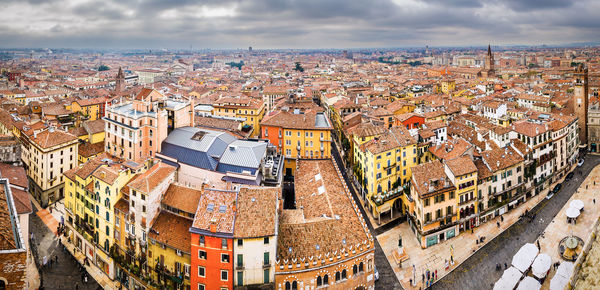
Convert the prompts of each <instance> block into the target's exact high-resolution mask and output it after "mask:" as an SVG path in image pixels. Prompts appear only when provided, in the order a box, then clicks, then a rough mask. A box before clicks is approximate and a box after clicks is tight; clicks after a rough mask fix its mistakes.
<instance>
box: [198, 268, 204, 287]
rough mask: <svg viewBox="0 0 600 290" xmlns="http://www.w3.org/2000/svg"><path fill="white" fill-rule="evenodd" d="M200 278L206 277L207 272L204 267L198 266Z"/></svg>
mask: <svg viewBox="0 0 600 290" xmlns="http://www.w3.org/2000/svg"><path fill="white" fill-rule="evenodd" d="M198 277H206V272H205V270H204V267H202V266H198ZM203 288H204V287H203Z"/></svg>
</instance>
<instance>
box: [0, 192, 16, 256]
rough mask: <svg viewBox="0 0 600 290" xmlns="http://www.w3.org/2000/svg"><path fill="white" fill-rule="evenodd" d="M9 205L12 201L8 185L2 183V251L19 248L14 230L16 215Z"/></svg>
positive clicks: (0, 206)
mask: <svg viewBox="0 0 600 290" xmlns="http://www.w3.org/2000/svg"><path fill="white" fill-rule="evenodd" d="M9 206H11V203H10V202H9V199H8V192H6V186H5V185H4V184H0V251H3V250H13V249H17V248H18V244H17V241H16V238H17V237H16V236H15V233H14V231H13V226H14V225H13V219H14V218H15V216H14V215H12V214H11V210H9ZM0 257H1V256H0Z"/></svg>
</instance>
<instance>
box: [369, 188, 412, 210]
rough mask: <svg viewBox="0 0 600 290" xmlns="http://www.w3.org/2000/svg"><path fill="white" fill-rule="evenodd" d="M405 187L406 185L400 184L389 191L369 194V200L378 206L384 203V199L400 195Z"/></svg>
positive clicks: (387, 199)
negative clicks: (400, 185)
mask: <svg viewBox="0 0 600 290" xmlns="http://www.w3.org/2000/svg"><path fill="white" fill-rule="evenodd" d="M407 184H408V183H407ZM405 187H406V185H405V186H402V187H397V188H395V189H392V190H390V191H384V192H383V193H377V194H374V195H372V196H371V200H372V201H373V202H374V203H375V204H376V205H377V206H380V205H382V204H384V203H385V202H386V201H389V200H392V199H394V198H397V197H399V196H400V195H402V194H403V193H404V191H405V189H406V188H405Z"/></svg>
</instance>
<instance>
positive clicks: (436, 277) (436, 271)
mask: <svg viewBox="0 0 600 290" xmlns="http://www.w3.org/2000/svg"><path fill="white" fill-rule="evenodd" d="M435 280H437V270H435Z"/></svg>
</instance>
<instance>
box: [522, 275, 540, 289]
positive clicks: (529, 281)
mask: <svg viewBox="0 0 600 290" xmlns="http://www.w3.org/2000/svg"><path fill="white" fill-rule="evenodd" d="M540 288H542V284H540V282H538V281H537V280H535V278H532V277H530V276H527V277H525V279H523V280H522V281H521V283H519V287H517V290H540Z"/></svg>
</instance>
